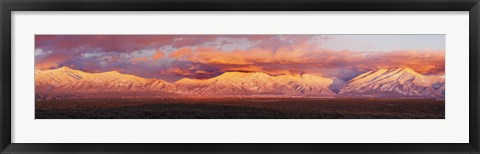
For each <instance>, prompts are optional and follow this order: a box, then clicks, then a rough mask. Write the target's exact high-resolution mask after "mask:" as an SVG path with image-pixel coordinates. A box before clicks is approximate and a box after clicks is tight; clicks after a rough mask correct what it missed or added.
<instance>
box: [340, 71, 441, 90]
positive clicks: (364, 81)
mask: <svg viewBox="0 0 480 154" xmlns="http://www.w3.org/2000/svg"><path fill="white" fill-rule="evenodd" d="M444 82H445V81H444V79H441V78H438V77H430V76H424V75H422V74H419V73H417V72H415V71H414V70H412V69H410V68H392V69H379V70H376V71H369V72H366V73H364V74H361V75H359V76H357V77H355V78H353V79H352V80H350V81H349V82H348V83H347V84H346V85H345V86H344V87H343V88H342V89H341V90H340V92H339V94H342V95H354V96H390V97H394V96H418V97H443V96H444V93H445V92H444V89H445V88H444ZM442 84H443V90H442ZM434 85H436V86H434Z"/></svg>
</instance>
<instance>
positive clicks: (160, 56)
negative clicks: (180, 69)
mask: <svg viewBox="0 0 480 154" xmlns="http://www.w3.org/2000/svg"><path fill="white" fill-rule="evenodd" d="M164 55H165V54H164V53H163V52H162V51H160V50H157V52H156V53H155V54H154V55H153V57H152V59H153V60H159V59H161V58H162V57H163V56H164Z"/></svg>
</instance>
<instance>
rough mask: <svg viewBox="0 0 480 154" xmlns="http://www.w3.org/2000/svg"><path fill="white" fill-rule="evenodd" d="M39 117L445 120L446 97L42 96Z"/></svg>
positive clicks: (39, 102)
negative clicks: (154, 97) (49, 98)
mask: <svg viewBox="0 0 480 154" xmlns="http://www.w3.org/2000/svg"><path fill="white" fill-rule="evenodd" d="M35 118H36V119H444V118H445V100H435V99H384V98H378V99H369V98H257V99H253V98H252V99H245V98H244V99H72V100H37V101H36V102H35Z"/></svg>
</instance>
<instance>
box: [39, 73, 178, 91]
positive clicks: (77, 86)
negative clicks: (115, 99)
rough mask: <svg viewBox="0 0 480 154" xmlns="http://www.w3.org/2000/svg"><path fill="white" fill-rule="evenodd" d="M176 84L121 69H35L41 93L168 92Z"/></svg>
mask: <svg viewBox="0 0 480 154" xmlns="http://www.w3.org/2000/svg"><path fill="white" fill-rule="evenodd" d="M170 89H173V85H172V84H170V83H168V82H166V81H163V80H158V79H145V78H141V77H138V76H134V75H128V74H121V73H119V72H117V71H111V72H103V73H87V72H83V71H79V70H74V69H70V68H68V67H61V68H58V69H53V70H35V91H36V93H37V94H55V93H62V94H63V93H70V94H75V93H91V94H97V95H98V94H100V95H101V93H98V92H106V93H115V92H124V93H130V92H135V91H148V92H156V91H168V90H170Z"/></svg>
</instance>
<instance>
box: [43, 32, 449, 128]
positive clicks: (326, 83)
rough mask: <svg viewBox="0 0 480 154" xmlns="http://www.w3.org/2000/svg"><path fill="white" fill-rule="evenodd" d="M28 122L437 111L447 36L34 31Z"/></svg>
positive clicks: (425, 114)
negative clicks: (32, 86)
mask: <svg viewBox="0 0 480 154" xmlns="http://www.w3.org/2000/svg"><path fill="white" fill-rule="evenodd" d="M34 53H35V118H36V119H444V118H445V79H446V77H445V35H413V34H412V35H403V34H402V35H320V34H318V35H317V34H308V35H304V34H302V35H292V34H288V35H287V34H279V35H270V34H269V35H258V34H252V35H222V34H219V35H216V34H212V35H36V36H35V49H34Z"/></svg>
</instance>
